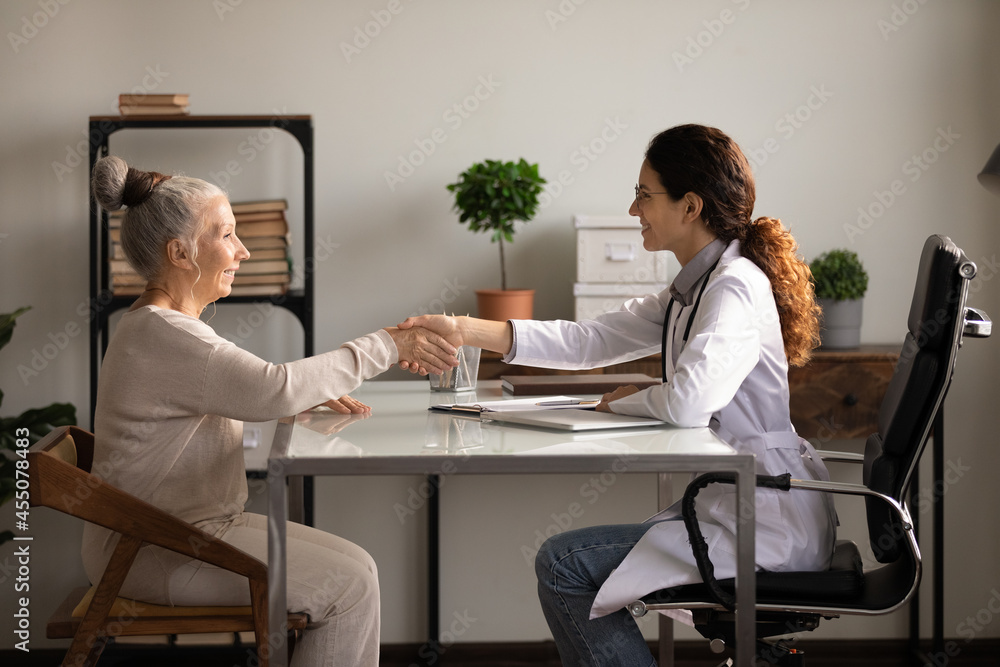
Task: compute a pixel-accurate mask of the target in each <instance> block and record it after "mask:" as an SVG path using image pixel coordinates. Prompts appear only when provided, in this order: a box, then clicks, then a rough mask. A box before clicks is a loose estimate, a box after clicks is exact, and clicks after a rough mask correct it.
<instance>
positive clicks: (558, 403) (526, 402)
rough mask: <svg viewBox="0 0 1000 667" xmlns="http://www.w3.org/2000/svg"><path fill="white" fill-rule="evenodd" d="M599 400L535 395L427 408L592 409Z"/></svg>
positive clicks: (497, 410) (466, 410) (480, 411)
mask: <svg viewBox="0 0 1000 667" xmlns="http://www.w3.org/2000/svg"><path fill="white" fill-rule="evenodd" d="M599 402H600V401H598V400H591V399H584V398H578V397H576V396H535V397H534V398H519V399H513V400H507V401H502V400H501V401H479V402H476V403H438V404H437V405H432V406H431V407H430V408H429V409H431V410H435V411H437V412H464V413H472V414H483V413H486V412H489V413H503V412H515V411H516V412H543V411H548V410H562V409H566V408H572V409H576V410H593V409H594V408H595V407H597V404H598V403H599Z"/></svg>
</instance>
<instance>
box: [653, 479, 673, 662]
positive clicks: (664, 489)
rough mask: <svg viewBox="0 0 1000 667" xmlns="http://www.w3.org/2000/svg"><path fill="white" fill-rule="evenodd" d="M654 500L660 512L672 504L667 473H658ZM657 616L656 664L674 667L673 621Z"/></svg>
mask: <svg viewBox="0 0 1000 667" xmlns="http://www.w3.org/2000/svg"><path fill="white" fill-rule="evenodd" d="M656 499H657V507H658V508H659V509H661V510H664V509H666V508H667V507H669V506H670V503H672V502H673V500H674V489H673V483H672V482H671V480H670V474H669V473H664V472H661V473H659V475H658V479H657V485H656ZM657 616H659V624H660V627H659V629H660V634H659V639H658V640H657V641H658V645H659V651H658V653H659V656H658V657H657V662H658V663H659V665H660V667H674V619H672V618H670V617H669V616H665V615H663V614H659V613H658V614H657Z"/></svg>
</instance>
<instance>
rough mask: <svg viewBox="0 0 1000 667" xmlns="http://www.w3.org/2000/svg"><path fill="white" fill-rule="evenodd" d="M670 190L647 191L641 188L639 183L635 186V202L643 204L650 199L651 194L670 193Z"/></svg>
mask: <svg viewBox="0 0 1000 667" xmlns="http://www.w3.org/2000/svg"><path fill="white" fill-rule="evenodd" d="M668 194H670V193H669V192H647V191H645V190H640V189H639V184H638V183H637V184H636V186H635V203H636V205H638V206H642V205H643V204H645V203H646V202H648V201H649V198H650V196H651V195H668Z"/></svg>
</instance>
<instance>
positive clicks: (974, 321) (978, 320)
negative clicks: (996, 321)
mask: <svg viewBox="0 0 1000 667" xmlns="http://www.w3.org/2000/svg"><path fill="white" fill-rule="evenodd" d="M992 332H993V322H992V320H990V317H989V315H987V314H986V313H984V312H983V311H981V310H979V309H978V308H972V307H966V309H965V323H964V328H963V331H962V333H963V334H964V335H966V336H969V337H970V338H989V337H990V334H991V333H992Z"/></svg>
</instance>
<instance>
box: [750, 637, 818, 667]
mask: <svg viewBox="0 0 1000 667" xmlns="http://www.w3.org/2000/svg"><path fill="white" fill-rule="evenodd" d="M755 657H756V661H755V662H756V664H758V665H774V667H805V664H806V654H805V651H800V650H798V649H794V648H789V647H788V646H785V644H784V643H782V642H774V643H772V642H765V641H758V642H757V655H756V656H755Z"/></svg>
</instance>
